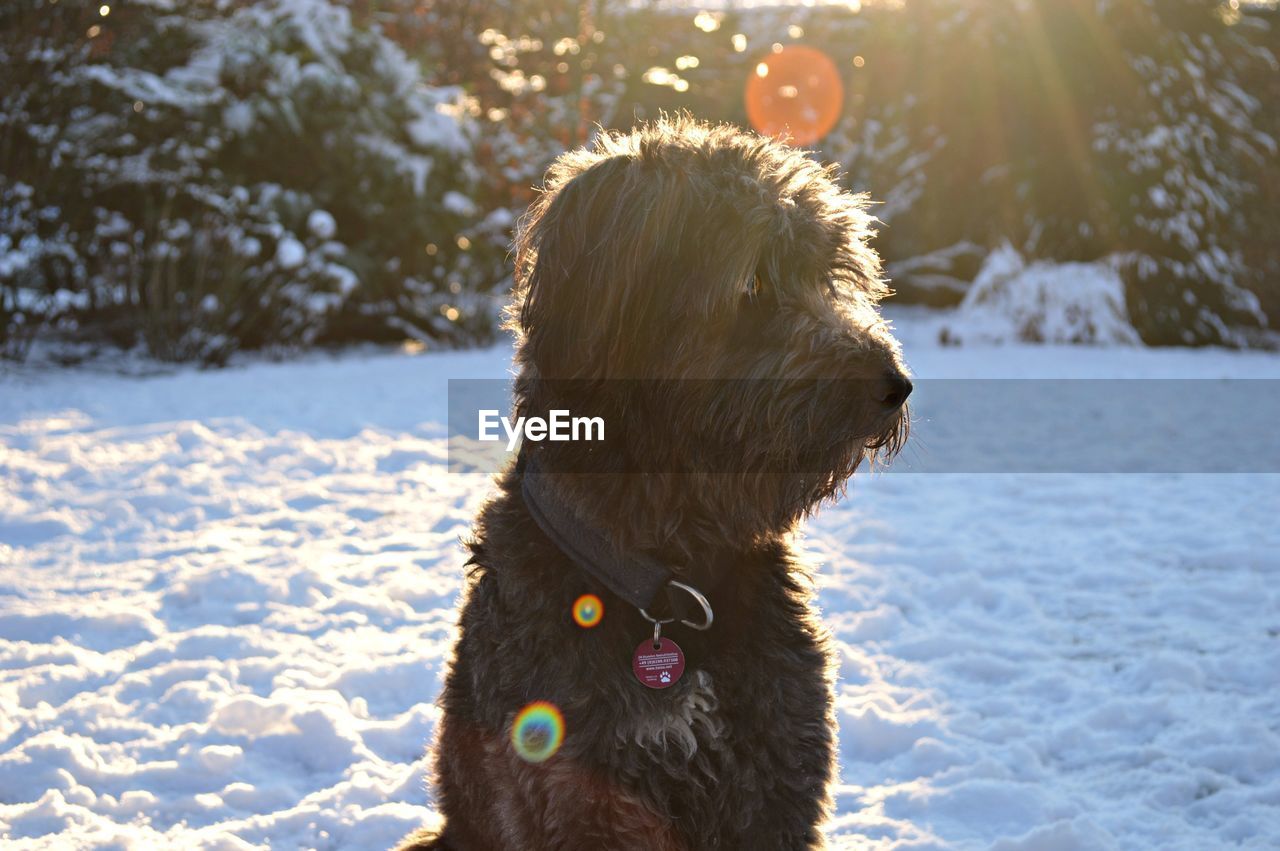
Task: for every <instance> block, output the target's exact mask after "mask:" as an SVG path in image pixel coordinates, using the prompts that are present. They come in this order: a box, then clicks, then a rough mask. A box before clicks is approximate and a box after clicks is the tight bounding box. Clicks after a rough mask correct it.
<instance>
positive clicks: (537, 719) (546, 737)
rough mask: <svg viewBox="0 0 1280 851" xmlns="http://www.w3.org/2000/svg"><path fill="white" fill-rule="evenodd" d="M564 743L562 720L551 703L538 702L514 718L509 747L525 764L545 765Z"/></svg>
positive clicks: (531, 704) (562, 717)
mask: <svg viewBox="0 0 1280 851" xmlns="http://www.w3.org/2000/svg"><path fill="white" fill-rule="evenodd" d="M563 741H564V716H563V715H561V714H560V710H559V709H557V708H556V705H555V704H554V703H548V702H547V701H545V700H539V701H536V702H534V703H530V704H529V705H528V706H526V707H525V708H524V709H521V710H520V713H519V714H518V715H516V720H515V723H513V724H512V725H511V744H512V746H513V747H514V748H515V749H516V753H517V754H519V756H520V758H521V759H523V760H524V761H525V762H545V761H546V760H548V759H550V758H551V757H552V756H553V755H554V754H555V752H556V751H558V750H560V743H561V742H563Z"/></svg>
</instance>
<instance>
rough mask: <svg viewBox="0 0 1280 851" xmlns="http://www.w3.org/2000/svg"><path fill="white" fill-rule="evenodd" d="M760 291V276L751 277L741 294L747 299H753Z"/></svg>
mask: <svg viewBox="0 0 1280 851" xmlns="http://www.w3.org/2000/svg"><path fill="white" fill-rule="evenodd" d="M760 290H761V286H760V276H759V275H752V276H751V279H750V280H748V281H747V285H746V286H745V287H744V288H743V290H742V294H743V295H744V296H746V297H747V298H751V299H753V298H755V297H756V296H758V295H760Z"/></svg>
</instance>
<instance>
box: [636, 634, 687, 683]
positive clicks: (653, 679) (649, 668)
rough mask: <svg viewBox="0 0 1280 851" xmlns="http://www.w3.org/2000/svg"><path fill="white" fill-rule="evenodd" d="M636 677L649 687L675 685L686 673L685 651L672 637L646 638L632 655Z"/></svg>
mask: <svg viewBox="0 0 1280 851" xmlns="http://www.w3.org/2000/svg"><path fill="white" fill-rule="evenodd" d="M631 670H633V671H635V673H636V679H637V680H639V681H640V682H641V683H643V684H644V685H646V686H648V687H649V688H667V687H668V686H672V685H675V684H676V682H677V681H679V679H680V675H681V674H683V673H684V651H683V650H681V649H680V645H679V644H676V643H675V642H674V641H672V640H671V639H670V638H659V639H658V641H657V643H656V644H655V642H654V641H653V640H652V639H648V638H647V639H645V640H644V641H641V642H640V646H639V647H637V648H636V652H635V655H634V656H632V657H631Z"/></svg>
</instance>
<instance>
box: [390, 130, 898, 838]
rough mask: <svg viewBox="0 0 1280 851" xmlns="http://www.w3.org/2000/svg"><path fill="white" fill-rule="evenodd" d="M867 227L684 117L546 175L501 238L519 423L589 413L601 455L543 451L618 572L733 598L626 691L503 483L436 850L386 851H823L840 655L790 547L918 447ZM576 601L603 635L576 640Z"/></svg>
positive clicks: (778, 156)
mask: <svg viewBox="0 0 1280 851" xmlns="http://www.w3.org/2000/svg"><path fill="white" fill-rule="evenodd" d="M864 206H865V199H864V198H862V197H860V196H856V195H852V194H850V193H848V192H845V191H842V190H841V189H840V188H839V186H838V185H837V183H836V182H835V180H834V179H833V175H832V174H831V173H830V172H829V171H828V170H826V169H824V168H822V167H821V166H819V165H818V164H816V163H814V162H813V161H812V160H810V159H808V158H807V157H805V156H803V155H801V154H800V153H797V152H795V151H794V150H792V149H789V148H786V147H784V146H782V145H779V144H777V143H775V142H773V141H770V140H767V139H763V138H760V137H758V136H754V135H751V134H746V133H743V132H741V131H738V130H735V129H733V128H730V127H711V126H707V125H703V124H699V123H697V122H694V121H691V120H689V119H686V118H678V119H674V120H664V121H662V122H658V123H655V124H652V125H648V126H646V127H643V128H641V129H640V130H638V131H635V132H633V133H629V134H607V135H602V136H601V138H600V139H599V140H598V142H597V143H596V145H595V146H594V148H592V149H591V150H585V149H584V150H578V151H573V152H571V153H569V154H566V155H565V156H563V157H562V158H561V159H560V160H559V161H557V163H556V164H555V166H553V168H552V169H551V171H550V172H549V174H548V178H547V183H546V188H545V192H544V193H543V194H542V196H541V197H540V199H539V200H538V201H537V202H536V203H535V204H534V205H533V207H532V208H531V209H530V211H529V213H528V215H527V216H526V218H525V219H524V220H523V222H522V226H521V229H520V233H519V236H518V241H517V269H516V280H517V286H516V290H515V296H514V299H513V303H512V307H511V311H510V314H509V316H510V323H511V327H512V328H513V330H514V331H515V333H516V337H517V344H518V345H517V357H516V360H517V364H518V366H519V375H518V377H517V382H516V403H517V407H518V411H519V413H520V414H521V415H525V416H535V415H542V416H545V415H546V413H547V412H548V411H549V410H550V409H551V408H553V407H556V408H568V409H570V410H577V409H580V408H583V407H586V408H590V409H591V410H593V412H597V413H603V415H604V416H605V419H606V422H607V423H608V424H609V427H610V428H611V429H613V430H614V432H613V435H614V436H613V439H612V440H611V442H610V444H609V447H610V448H609V451H607V452H600V451H597V452H591V451H586V450H584V449H583V448H582V447H581V445H573V444H559V445H558V444H546V445H544V446H543V447H542V448H540V449H539V450H538V451H539V453H541V461H540V463H542V464H543V467H544V469H545V470H547V471H548V474H549V475H550V476H551V477H552V479H553V482H554V486H555V488H556V491H557V493H558V494H559V496H560V498H561V499H563V500H564V501H565V502H567V503H569V504H570V505H572V506H573V507H574V509H575V511H576V513H578V514H579V516H581V517H584V518H587V519H588V521H589V522H591V523H592V524H593V525H594V526H596V527H597V528H599V529H602V530H605V531H606V533H607V534H608V535H609V536H610V539H611V540H612V541H613V542H614V543H615V544H616V546H617V547H618V548H619V549H620V550H622V551H626V550H637V551H644V552H646V553H649V554H651V555H654V556H657V557H658V558H660V559H662V560H663V561H664V562H666V563H667V564H670V565H673V566H674V567H675V568H676V569H677V570H678V571H679V570H682V569H683V568H684V567H685V566H689V565H700V566H704V567H705V566H713V567H718V568H719V573H720V574H722V575H724V576H725V577H726V578H725V579H724V580H722V581H721V582H720V583H719V585H718V587H717V588H715V589H714V594H713V600H714V604H715V615H716V620H715V625H714V626H713V628H712V629H711V630H709V631H707V632H695V631H692V630H689V629H687V628H684V627H681V626H678V625H675V626H673V627H670V628H669V629H668V632H667V634H668V635H670V636H671V637H673V638H675V639H676V640H677V641H678V642H679V644H680V645H681V646H682V647H683V649H684V652H685V655H686V658H687V663H688V670H687V671H686V673H685V675H684V677H683V678H682V679H681V680H680V681H679V682H678V683H677V684H676V685H675V686H673V687H671V688H670V689H667V690H663V691H651V690H649V689H646V688H644V687H642V686H641V685H640V684H639V683H637V682H636V681H635V679H634V677H633V675H632V673H631V669H630V658H631V654H632V652H633V650H634V648H635V647H636V645H637V644H638V643H639V642H640V641H641V640H642V639H644V638H646V637H647V636H649V635H650V633H651V626H650V624H649V623H648V622H647V621H645V620H644V619H643V618H642V617H641V616H640V614H639V613H638V612H637V611H636V610H635V609H634V608H632V607H631V606H629V605H627V604H626V603H625V602H623V601H622V600H620V599H618V598H617V597H615V596H613V595H611V594H610V593H609V592H608V591H607V590H606V589H604V588H603V587H601V586H600V585H599V584H598V583H596V582H595V581H593V580H592V579H591V578H589V577H588V576H587V575H586V574H584V573H583V572H582V571H580V570H579V569H578V568H576V567H575V566H574V565H573V564H572V563H571V562H570V561H569V559H568V558H567V557H566V556H565V554H564V553H562V552H561V551H560V550H559V549H557V547H556V546H555V545H554V544H553V543H552V542H551V541H550V540H549V539H548V538H547V537H546V536H545V535H544V534H543V533H542V531H541V530H540V529H539V527H538V526H537V525H536V523H535V522H534V521H533V519H532V518H531V517H530V515H529V512H528V509H527V507H526V506H525V504H524V502H523V500H522V498H521V493H520V483H521V476H522V473H521V471H520V470H519V469H518V468H517V467H515V466H512V467H509V468H508V469H507V470H506V471H505V472H504V473H503V474H502V475H501V477H500V478H499V481H498V482H497V488H496V491H495V493H494V495H493V496H492V498H491V499H490V500H489V502H488V503H487V504H486V505H485V507H484V508H483V509H482V511H481V512H480V516H479V518H478V519H477V522H476V527H475V532H474V537H473V540H472V542H471V549H472V562H473V564H474V566H475V567H474V570H473V571H472V573H471V574H470V576H469V581H468V587H467V594H466V599H465V603H464V606H463V610H462V615H461V619H460V636H459V639H458V643H457V647H456V649H455V655H454V659H453V663H452V667H451V669H450V672H449V675H448V678H447V682H446V685H445V690H444V694H443V695H442V698H441V706H442V708H443V717H442V719H441V722H440V726H439V729H438V735H437V741H436V752H435V768H436V777H435V783H436V788H437V801H438V804H439V808H440V810H441V812H442V814H443V816H444V817H445V824H444V827H443V828H442V829H440V830H437V831H433V832H430V833H426V832H424V833H422V834H419V835H416V836H414V837H410V838H409V839H407V840H406V842H405V845H404V846H402V847H403V848H417V849H425V848H440V849H444V848H449V849H459V850H460V851H485V850H486V849H501V850H502V851H505V849H520V851H525V849H601V848H603V849H611V851H626V849H670V851H700V849H710V848H724V849H745V850H746V851H749V849H762V851H765V849H767V851H785V849H816V848H821V847H824V840H823V836H822V832H821V825H822V822H823V821H824V819H825V818H826V815H827V813H828V810H829V804H830V799H829V793H828V785H829V783H830V780H831V776H832V770H833V751H834V749H833V739H834V729H835V725H834V721H833V717H832V708H831V677H832V674H831V665H830V654H829V651H828V645H827V638H826V633H825V631H824V629H823V628H822V626H821V625H820V624H819V622H818V621H817V619H816V617H815V615H814V613H813V611H812V609H811V607H810V605H809V602H808V591H807V582H806V579H805V577H804V575H803V570H802V569H801V568H800V567H799V566H798V565H797V563H796V560H795V559H794V558H793V556H792V554H791V550H790V543H789V540H790V534H791V532H792V530H793V528H794V527H795V524H796V523H797V522H798V521H800V520H801V519H802V518H803V516H804V515H805V514H806V513H807V512H809V511H810V510H812V509H813V507H814V506H815V505H817V504H818V503H819V502H821V501H822V500H824V499H828V498H833V497H835V496H837V495H838V494H839V493H840V492H841V490H842V488H843V487H844V484H845V482H846V480H847V479H848V478H849V476H850V475H851V474H852V473H853V471H854V469H855V468H856V467H857V466H858V465H859V463H860V462H862V461H863V460H865V459H867V458H868V457H872V456H875V455H877V454H879V455H885V454H891V453H893V452H895V451H897V450H898V449H899V448H900V447H901V445H902V441H903V440H904V439H905V437H906V422H907V416H906V413H905V408H902V407H899V406H897V405H896V404H894V405H888V406H886V405H885V404H884V403H882V402H881V401H880V399H881V394H882V389H883V386H884V385H883V382H884V380H885V376H886V375H887V376H891V377H892V376H902V375H904V372H903V366H902V363H901V356H900V352H899V348H898V345H897V343H896V341H895V340H894V339H893V337H892V336H891V334H890V333H889V330H888V328H887V327H886V325H885V323H884V322H883V321H882V320H881V319H880V316H879V313H878V312H877V310H876V302H877V301H878V300H879V298H880V297H881V296H883V295H884V293H885V288H884V285H883V283H882V282H881V280H880V275H879V261H878V259H877V257H876V255H875V253H874V252H873V251H872V250H871V249H870V248H869V247H868V246H867V239H868V238H869V235H870V224H871V219H870V218H869V217H868V216H867V214H866V213H865V211H864ZM908 387H909V385H908ZM899 401H900V400H899ZM588 592H590V593H595V594H598V595H599V596H601V597H602V598H603V600H604V604H605V614H604V618H603V620H602V622H601V624H600V625H599V626H597V627H595V628H594V629H582V628H580V627H578V626H577V625H575V624H574V622H573V620H572V618H571V616H570V612H571V608H572V605H573V602H574V600H575V599H576V598H577V597H578V596H579V595H581V594H584V593H588ZM534 700H547V701H551V702H553V703H555V704H556V705H557V706H558V707H560V709H561V710H562V712H563V714H564V718H565V726H566V732H565V737H564V741H563V745H562V747H561V748H560V750H559V752H558V753H557V754H556V755H555V756H553V757H551V758H550V759H548V760H547V761H545V762H542V763H537V764H533V763H528V762H525V761H523V760H522V759H521V758H520V757H519V756H518V755H517V754H516V753H515V752H514V750H513V748H512V746H511V745H510V743H509V739H508V737H509V733H510V726H511V723H512V719H513V718H514V716H515V714H516V713H517V712H518V711H519V710H520V708H521V707H523V706H524V705H526V704H528V703H529V702H531V701H534Z"/></svg>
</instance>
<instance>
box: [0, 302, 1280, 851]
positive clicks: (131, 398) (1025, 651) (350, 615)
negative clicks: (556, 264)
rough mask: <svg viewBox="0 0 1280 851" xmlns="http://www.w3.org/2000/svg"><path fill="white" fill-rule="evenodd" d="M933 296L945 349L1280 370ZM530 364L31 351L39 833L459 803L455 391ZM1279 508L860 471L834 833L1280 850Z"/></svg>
mask: <svg viewBox="0 0 1280 851" xmlns="http://www.w3.org/2000/svg"><path fill="white" fill-rule="evenodd" d="M900 324H901V336H902V337H903V338H904V341H905V344H906V351H907V354H908V358H909V360H910V362H911V364H912V366H913V368H914V369H915V371H916V372H917V374H919V375H921V376H924V377H939V378H940V377H979V376H981V377H993V376H1018V377H1093V378H1097V377H1143V378H1154V377H1166V378H1169V377H1178V378H1187V377H1199V378H1223V377H1235V378H1273V379H1274V378H1280V357H1278V356H1275V355H1264V354H1256V353H1254V354H1242V353H1231V352H1224V351H1212V350H1209V351H1189V350H1188V351H1150V350H1143V349H1132V348H1111V349H1084V348H1074V349H1073V348H1061V347H1043V348H1035V347H1024V346H1018V347H1003V348H998V347H991V348H961V349H948V348H941V347H939V346H937V345H936V344H935V343H934V342H933V340H934V339H935V333H936V324H934V323H933V321H932V320H931V319H929V318H927V317H925V318H921V317H918V316H911V315H908V316H906V317H905V318H904V319H903V320H902V321H901V323H900ZM508 358H509V351H508V350H506V349H502V348H499V349H494V350H490V351H484V352H470V353H450V354H422V355H412V354H408V353H387V352H382V353H368V352H363V353H354V354H349V355H346V356H343V357H340V358H336V359H331V358H327V357H324V356H313V357H309V358H306V359H304V360H302V361H298V362H293V363H287V364H269V363H254V364H251V365H248V366H241V367H236V368H231V369H227V370H223V371H218V372H200V371H195V370H187V369H183V370H178V371H174V372H171V373H168V374H161V375H155V376H150V377H124V376H119V375H112V374H108V373H103V372H102V371H94V370H92V369H89V368H80V369H74V370H64V371H46V370H37V369H30V368H28V369H24V370H17V371H10V372H9V373H7V374H3V375H0V565H2V567H3V569H2V570H0V840H3V845H4V847H5V848H6V849H9V848H14V849H23V848H50V849H52V848H57V849H65V848H90V847H92V848H183V849H186V848H193V849H194V848H208V849H236V848H248V847H259V848H268V847H269V848H272V849H290V848H303V847H305V848H313V847H314V848H322V849H323V848H361V849H364V848H370V849H372V848H379V847H386V846H387V845H389V844H390V843H391V842H393V841H394V840H395V839H396V838H398V837H399V836H400V835H402V834H403V833H404V832H405V831H406V830H408V829H409V828H410V827H413V826H416V825H417V824H419V823H421V822H422V821H424V820H426V819H428V818H429V817H430V812H431V811H430V808H429V801H428V799H427V794H426V791H425V790H424V784H423V776H424V769H425V761H424V760H423V758H422V755H423V748H424V745H425V743H426V742H427V741H428V740H429V739H430V738H431V734H432V729H433V725H434V723H435V720H436V718H437V710H436V709H435V708H434V707H433V705H432V700H433V698H434V697H435V695H436V693H437V692H438V690H439V688H440V684H441V677H442V673H443V663H444V659H445V658H446V653H447V650H448V648H449V646H450V643H451V638H452V629H453V623H454V613H453V605H454V603H455V601H456V598H457V594H458V591H459V587H460V579H461V563H462V561H463V555H462V554H461V550H460V548H459V546H458V537H459V535H461V534H463V533H464V532H465V531H466V529H467V526H468V523H469V520H470V518H471V516H472V514H473V512H474V510H475V508H476V506H477V504H478V503H479V501H480V500H481V499H482V497H483V495H484V493H485V490H486V488H487V482H486V480H485V479H484V478H482V477H478V476H461V475H452V474H448V473H446V472H445V459H444V435H445V431H444V425H443V423H444V419H445V399H444V396H445V393H444V389H445V383H446V380H447V379H448V378H458V377H490V378H492V377H501V376H502V375H503V373H504V371H505V369H506V367H507V359H508ZM924 386H927V385H924ZM922 401H923V400H922ZM1018 416H1019V412H1018V411H1002V412H999V415H998V416H993V422H992V428H993V431H994V429H995V426H997V425H998V426H999V428H1001V429H1010V428H1016V426H1017V424H1018ZM1098 438H1099V439H1103V440H1104V439H1105V435H1102V434H1100V435H1098ZM993 440H998V436H994V437H993ZM1237 448H1238V447H1233V446H1232V445H1216V446H1209V447H1203V446H1201V447H1190V449H1193V450H1195V451H1198V452H1209V453H1212V452H1217V453H1222V454H1224V455H1230V454H1231V453H1233V451H1235V450H1236V449H1237ZM910 457H911V456H910V452H908V455H907V458H908V459H909V458H910ZM1277 508H1280V476H1277V475H1250V474H1233V475H1188V474H1176V473H1165V474H1148V475H1135V474H1127V475H1126V474H1106V473H1091V474H1082V473H1074V474H1056V475H1030V474H1003V475H978V474H968V475H961V474H948V475H881V476H876V477H861V478H860V479H859V480H858V481H857V482H856V483H855V485H854V486H853V488H852V490H851V493H850V495H849V497H848V498H847V499H846V500H845V501H843V502H841V503H839V504H837V505H835V506H832V507H828V508H827V509H825V510H824V511H822V513H821V514H820V515H819V516H818V518H816V520H815V521H814V522H813V523H811V525H810V527H809V529H808V532H807V534H806V537H805V542H804V543H805V546H806V547H807V548H808V550H809V551H810V552H811V553H812V555H813V557H814V559H815V560H816V561H818V562H821V564H822V568H821V570H820V572H819V573H818V580H817V581H818V586H819V589H820V593H819V602H820V604H821V606H822V608H823V611H824V615H825V618H826V620H827V622H828V623H829V624H830V626H831V629H832V630H833V632H834V635H835V639H836V642H837V646H838V648H839V652H840V657H841V659H840V681H839V684H838V713H839V720H840V755H841V784H840V786H839V788H838V790H837V804H838V813H837V815H836V818H835V820H834V822H833V823H832V825H831V836H832V841H833V845H834V846H835V847H837V848H843V849H873V848H874V849H882V848H885V849H887V848H912V849H931V848H992V849H998V851H1015V849H1026V850H1027V851H1033V849H1034V851H1071V849H1080V851H1085V849H1090V851H1091V849H1110V848H1115V849H1195V851H1202V850H1203V849H1218V848H1233V847H1245V848H1275V847H1277V844H1278V843H1280V581H1278V580H1280V523H1277V521H1276V514H1277ZM568 734H569V735H572V730H570V731H569V732H568Z"/></svg>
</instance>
